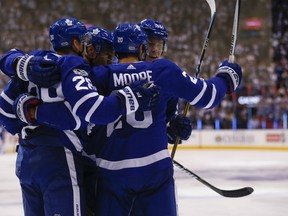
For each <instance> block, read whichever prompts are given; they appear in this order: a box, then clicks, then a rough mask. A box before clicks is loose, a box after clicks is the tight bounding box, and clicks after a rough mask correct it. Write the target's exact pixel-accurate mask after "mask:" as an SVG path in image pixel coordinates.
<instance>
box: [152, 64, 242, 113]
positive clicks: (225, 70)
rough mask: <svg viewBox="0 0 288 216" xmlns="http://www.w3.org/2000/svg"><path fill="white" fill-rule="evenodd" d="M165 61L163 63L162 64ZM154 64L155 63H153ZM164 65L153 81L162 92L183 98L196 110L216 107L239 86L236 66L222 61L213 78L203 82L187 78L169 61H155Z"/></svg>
mask: <svg viewBox="0 0 288 216" xmlns="http://www.w3.org/2000/svg"><path fill="white" fill-rule="evenodd" d="M163 61H165V62H163ZM155 62H156V61H155ZM156 63H158V64H159V63H162V64H165V67H162V68H163V73H162V74H161V76H160V77H159V78H158V79H157V80H155V84H157V85H159V86H161V88H162V89H165V90H164V91H166V92H170V94H171V95H174V96H176V97H179V98H183V99H185V100H187V101H189V102H190V104H191V105H192V106H194V107H197V108H205V109H211V108H213V107H215V106H216V105H218V104H219V103H220V102H221V100H222V99H223V97H224V96H225V95H226V93H231V92H233V91H235V90H236V89H237V87H238V86H239V85H240V82H241V78H242V70H241V67H240V66H239V65H238V64H232V63H228V62H227V61H224V62H223V63H222V64H221V65H220V66H219V68H218V70H217V72H216V74H215V77H213V78H211V79H208V80H204V79H201V78H195V77H192V76H189V75H188V74H187V73H186V72H185V71H182V70H181V69H180V68H179V67H178V66H177V65H176V64H174V63H173V62H171V61H169V60H162V62H161V61H159V60H158V61H157V62H156Z"/></svg>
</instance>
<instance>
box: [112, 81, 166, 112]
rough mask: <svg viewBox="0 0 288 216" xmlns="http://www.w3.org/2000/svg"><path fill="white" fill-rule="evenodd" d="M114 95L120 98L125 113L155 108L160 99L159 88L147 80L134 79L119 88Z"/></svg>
mask: <svg viewBox="0 0 288 216" xmlns="http://www.w3.org/2000/svg"><path fill="white" fill-rule="evenodd" d="M116 96H117V97H118V98H119V99H120V102H121V105H122V107H125V109H126V115H128V114H130V113H132V112H135V111H136V110H139V111H147V110H151V109H153V108H155V107H156V106H157V105H158V103H159V100H160V89H159V87H158V86H156V85H153V84H149V85H148V84H147V81H144V80H142V81H136V82H133V83H131V84H130V85H129V86H126V87H125V88H123V89H121V90H119V91H118V92H117V93H116Z"/></svg>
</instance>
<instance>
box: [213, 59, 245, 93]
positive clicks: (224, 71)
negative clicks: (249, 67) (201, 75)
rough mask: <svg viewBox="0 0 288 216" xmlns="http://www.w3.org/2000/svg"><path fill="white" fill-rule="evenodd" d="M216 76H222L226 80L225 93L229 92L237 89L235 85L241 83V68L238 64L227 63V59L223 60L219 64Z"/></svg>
mask: <svg viewBox="0 0 288 216" xmlns="http://www.w3.org/2000/svg"><path fill="white" fill-rule="evenodd" d="M216 76H217V77H223V78H225V79H226V80H227V83H228V90H227V94H231V93H233V92H234V91H235V90H236V89H237V87H238V86H239V85H240V83H241V80H242V69H241V67H240V65H238V64H236V63H229V62H228V61H227V60H225V61H223V62H222V63H221V64H220V65H219V68H218V70H217V72H216Z"/></svg>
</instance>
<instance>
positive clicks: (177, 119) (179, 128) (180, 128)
mask: <svg viewBox="0 0 288 216" xmlns="http://www.w3.org/2000/svg"><path fill="white" fill-rule="evenodd" d="M191 133H192V121H191V120H190V119H189V118H187V117H183V116H182V115H174V116H173V117H172V118H171V120H170V122H169V125H168V127H167V136H168V142H169V143H170V144H174V143H175V141H176V138H177V137H180V141H179V144H181V143H182V140H187V139H189V137H190V135H191Z"/></svg>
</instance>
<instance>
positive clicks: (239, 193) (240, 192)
mask: <svg viewBox="0 0 288 216" xmlns="http://www.w3.org/2000/svg"><path fill="white" fill-rule="evenodd" d="M173 163H174V164H175V165H176V166H177V167H179V168H180V169H181V170H183V171H185V172H186V173H188V174H189V175H190V176H192V177H193V178H195V179H196V180H198V181H199V182H201V183H202V184H204V185H206V186H207V187H209V188H210V189H212V190H213V191H215V192H216V193H218V194H220V195H221V196H223V197H228V198H238V197H244V196H248V195H250V194H251V193H253V191H254V189H253V188H252V187H244V188H240V189H235V190H223V189H220V188H217V187H215V186H213V185H211V184H210V183H209V182H207V181H205V180H204V179H203V178H201V177H200V176H198V175H196V174H195V173H193V172H192V171H191V170H189V169H187V168H185V167H184V166H183V165H182V164H180V163H178V162H177V161H175V160H173Z"/></svg>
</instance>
